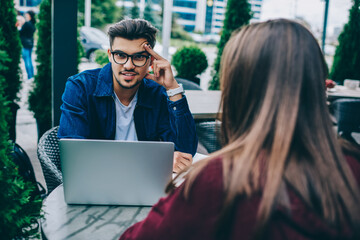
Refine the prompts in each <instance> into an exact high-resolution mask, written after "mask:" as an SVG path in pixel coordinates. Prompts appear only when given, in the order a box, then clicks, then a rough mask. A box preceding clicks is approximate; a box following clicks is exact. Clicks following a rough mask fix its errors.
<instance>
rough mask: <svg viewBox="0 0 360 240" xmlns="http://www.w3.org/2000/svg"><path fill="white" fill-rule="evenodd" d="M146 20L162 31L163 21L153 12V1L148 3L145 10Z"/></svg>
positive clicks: (149, 0)
mask: <svg viewBox="0 0 360 240" xmlns="http://www.w3.org/2000/svg"><path fill="white" fill-rule="evenodd" d="M144 19H145V20H147V21H149V22H150V23H151V24H152V25H154V26H155V27H156V28H157V29H161V27H162V26H161V24H162V21H161V19H160V16H159V15H158V14H156V13H155V12H154V11H153V9H152V2H151V0H148V1H147V2H146V5H145V9H144Z"/></svg>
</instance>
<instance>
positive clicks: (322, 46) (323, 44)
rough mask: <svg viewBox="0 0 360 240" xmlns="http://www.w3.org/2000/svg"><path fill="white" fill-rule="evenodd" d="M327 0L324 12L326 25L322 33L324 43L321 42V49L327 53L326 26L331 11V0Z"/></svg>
mask: <svg viewBox="0 0 360 240" xmlns="http://www.w3.org/2000/svg"><path fill="white" fill-rule="evenodd" d="M324 1H325V13H324V27H323V34H322V43H321V50H322V51H323V53H324V54H325V41H326V27H327V19H328V12H329V1H330V0H324Z"/></svg>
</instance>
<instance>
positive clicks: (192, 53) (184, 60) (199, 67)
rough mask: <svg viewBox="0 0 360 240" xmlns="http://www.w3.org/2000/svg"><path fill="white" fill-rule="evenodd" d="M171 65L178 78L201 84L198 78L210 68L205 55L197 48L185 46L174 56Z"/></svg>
mask: <svg viewBox="0 0 360 240" xmlns="http://www.w3.org/2000/svg"><path fill="white" fill-rule="evenodd" d="M171 64H172V65H173V66H174V67H175V69H176V72H177V77H180V78H185V79H188V80H190V81H192V82H195V83H197V84H200V79H199V78H198V77H197V75H198V74H201V73H202V72H204V71H205V69H206V68H207V67H208V62H207V59H206V55H205V53H204V52H203V51H202V50H201V49H200V48H198V47H197V46H184V47H182V48H179V49H178V50H177V51H176V52H175V53H174V55H173V57H172V60H171Z"/></svg>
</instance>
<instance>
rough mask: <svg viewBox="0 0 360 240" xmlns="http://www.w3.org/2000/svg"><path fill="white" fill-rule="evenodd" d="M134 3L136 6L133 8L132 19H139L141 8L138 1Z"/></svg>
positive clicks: (135, 0) (134, 0)
mask: <svg viewBox="0 0 360 240" xmlns="http://www.w3.org/2000/svg"><path fill="white" fill-rule="evenodd" d="M132 2H133V4H134V6H133V7H132V8H131V18H132V19H135V18H139V16H140V10H139V6H138V4H137V0H133V1H132Z"/></svg>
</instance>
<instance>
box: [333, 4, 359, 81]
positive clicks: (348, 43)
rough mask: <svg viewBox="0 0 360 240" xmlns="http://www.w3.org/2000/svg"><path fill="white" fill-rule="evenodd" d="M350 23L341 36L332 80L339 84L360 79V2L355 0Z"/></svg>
mask: <svg viewBox="0 0 360 240" xmlns="http://www.w3.org/2000/svg"><path fill="white" fill-rule="evenodd" d="M353 2H354V5H353V7H352V8H351V9H350V15H349V22H348V23H347V24H345V26H344V29H343V31H342V33H341V34H340V35H339V45H338V46H337V48H336V51H335V56H334V63H333V66H332V69H331V74H330V78H331V79H332V80H334V81H336V82H338V83H339V84H343V82H344V79H347V78H349V79H360V45H359V44H360V0H353Z"/></svg>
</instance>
